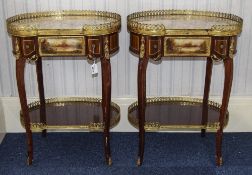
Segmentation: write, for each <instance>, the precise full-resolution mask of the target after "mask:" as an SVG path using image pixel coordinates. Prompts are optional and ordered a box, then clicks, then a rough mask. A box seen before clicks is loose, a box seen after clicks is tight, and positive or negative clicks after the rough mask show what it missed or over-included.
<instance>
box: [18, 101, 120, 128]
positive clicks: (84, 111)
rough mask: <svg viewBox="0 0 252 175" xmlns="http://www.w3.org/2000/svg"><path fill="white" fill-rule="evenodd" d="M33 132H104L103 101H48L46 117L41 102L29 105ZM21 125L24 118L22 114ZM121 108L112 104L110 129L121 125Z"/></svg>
mask: <svg viewBox="0 0 252 175" xmlns="http://www.w3.org/2000/svg"><path fill="white" fill-rule="evenodd" d="M28 108H29V115H30V122H31V123H30V124H31V130H32V131H41V130H44V129H84V130H89V131H102V130H103V128H104V124H103V115H102V100H101V99H100V98H89V97H64V98H51V99H46V107H45V113H46V115H45V116H40V102H39V101H35V102H33V103H30V104H29V105H28ZM20 120H21V124H22V126H23V127H24V118H23V115H22V112H20ZM119 120H120V108H119V106H118V105H117V104H115V103H113V102H112V103H111V115H110V128H113V127H114V126H116V125H117V123H119Z"/></svg>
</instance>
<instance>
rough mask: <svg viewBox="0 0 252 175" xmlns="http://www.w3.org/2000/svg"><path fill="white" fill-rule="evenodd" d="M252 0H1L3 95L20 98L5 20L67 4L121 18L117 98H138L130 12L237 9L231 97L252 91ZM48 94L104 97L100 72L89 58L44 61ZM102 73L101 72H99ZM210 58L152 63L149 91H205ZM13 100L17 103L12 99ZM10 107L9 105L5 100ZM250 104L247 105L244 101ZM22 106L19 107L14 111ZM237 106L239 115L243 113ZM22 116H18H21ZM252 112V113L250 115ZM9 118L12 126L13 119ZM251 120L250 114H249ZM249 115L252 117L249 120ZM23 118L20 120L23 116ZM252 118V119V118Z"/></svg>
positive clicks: (217, 89)
mask: <svg viewBox="0 0 252 175" xmlns="http://www.w3.org/2000/svg"><path fill="white" fill-rule="evenodd" d="M251 7H252V1H251V0H134V1H133V0H29V1H27V0H1V1H0V22H1V23H0V97H1V96H2V97H17V96H18V95H17V87H16V82H15V59H14V57H13V55H12V52H11V51H12V48H11V43H10V37H9V36H8V34H7V32H6V24H5V19H6V18H8V17H10V16H13V15H16V14H19V13H25V12H34V11H44V10H67V9H94V10H107V11H112V12H117V13H119V14H121V17H122V29H121V32H120V51H119V53H118V54H117V55H115V56H113V57H112V58H111V65H112V98H114V99H117V100H121V99H122V98H135V97H136V95H137V87H136V75H137V63H138V59H137V58H136V57H135V56H133V55H132V54H130V53H129V50H128V46H129V34H128V32H127V29H126V17H127V15H128V14H130V13H132V12H136V11H141V10H149V9H196V10H212V11H221V12H228V13H234V14H236V15H239V16H241V17H242V18H243V19H244V27H243V32H242V34H241V36H240V37H239V40H238V53H237V55H236V57H235V59H234V64H235V66H234V68H235V69H234V83H233V89H232V94H231V96H232V97H237V98H240V97H246V96H252V78H249V77H250V75H251V74H252V60H251V58H250V56H251V55H252V42H251V39H252V36H251V35H252V32H251V31H252V13H251ZM43 71H44V82H45V95H46V97H51V96H72V95H74V96H97V95H98V96H99V95H101V76H100V74H99V76H98V77H97V78H92V76H91V72H90V64H88V63H87V61H86V60H71V59H70V60H55V61H51V60H44V61H43ZM99 72H100V71H99ZM204 76H205V60H202V61H192V60H187V61H182V60H178V59H177V58H176V61H175V59H173V58H170V59H165V60H164V61H162V64H149V67H148V70H147V95H148V96H174V95H178V96H189V95H192V96H200V95H202V94H203V84H204ZM35 77H36V76H35V66H34V65H28V66H27V69H26V85H27V86H26V89H27V95H28V97H36V96H38V91H37V85H36V78H35ZM222 87H223V66H222V64H218V65H215V66H214V71H213V81H212V86H211V92H210V96H220V95H222ZM10 105H12V104H10ZM4 106H5V107H6V108H7V109H8V108H11V107H10V106H6V105H4ZM245 106H246V104H245ZM14 111H17V108H16V107H15V110H14ZM239 112H243V111H236V113H237V115H240V113H239ZM8 117H9V116H8ZM16 117H17V116H16ZM247 117H248V116H247ZM8 120H9V118H8V119H7V122H6V124H7V125H6V128H7V131H8V132H9V131H12V130H9V129H8V128H9V127H14V126H16V125H14V126H11V125H12V123H8ZM246 120H247V119H246ZM249 120H250V119H249ZM18 121H19V120H18ZM250 122H251V123H252V120H250Z"/></svg>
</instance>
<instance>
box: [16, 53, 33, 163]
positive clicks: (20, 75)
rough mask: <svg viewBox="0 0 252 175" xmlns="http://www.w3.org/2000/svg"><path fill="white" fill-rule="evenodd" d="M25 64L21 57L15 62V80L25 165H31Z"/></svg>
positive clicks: (31, 149)
mask: <svg viewBox="0 0 252 175" xmlns="http://www.w3.org/2000/svg"><path fill="white" fill-rule="evenodd" d="M25 62H26V60H25V59H24V58H22V57H19V58H18V59H17V60H16V78H17V87H18V93H19V99H20V104H21V109H22V113H23V117H24V123H25V130H26V139H27V146H28V158H27V164H28V165H31V164H32V159H33V143H32V132H31V128H30V117H29V111H28V106H27V98H26V91H25V81H24V73H25Z"/></svg>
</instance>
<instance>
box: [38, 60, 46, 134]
mask: <svg viewBox="0 0 252 175" xmlns="http://www.w3.org/2000/svg"><path fill="white" fill-rule="evenodd" d="M36 70H37V81H38V91H39V100H40V121H41V123H44V124H46V112H45V95H44V83H43V70H42V59H41V57H38V60H37V61H36ZM42 137H46V129H44V130H43V131H42Z"/></svg>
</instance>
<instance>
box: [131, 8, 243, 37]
mask: <svg viewBox="0 0 252 175" xmlns="http://www.w3.org/2000/svg"><path fill="white" fill-rule="evenodd" d="M169 15H193V16H209V17H216V18H223V19H229V20H230V21H232V22H233V23H232V24H229V25H214V26H212V28H211V29H210V30H209V29H192V30H188V29H166V28H165V26H164V25H162V24H141V23H139V22H137V21H136V19H137V18H140V17H146V16H169ZM242 25H243V19H242V18H240V17H238V16H236V15H233V14H228V13H220V12H209V11H195V10H152V11H142V12H136V13H132V14H130V15H128V16H127V26H128V30H129V31H130V32H133V33H137V34H141V35H151V36H164V35H207V36H233V35H238V34H239V33H241V31H242Z"/></svg>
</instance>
